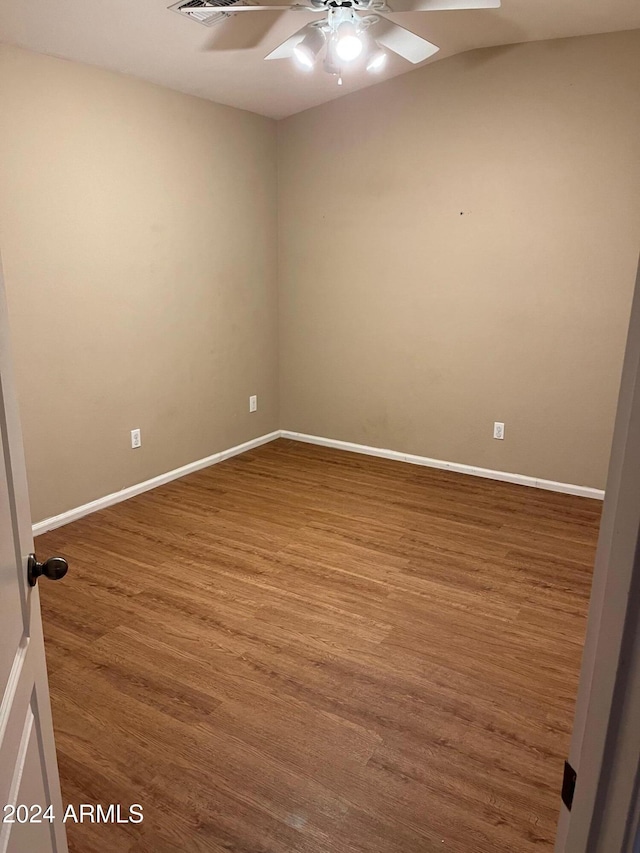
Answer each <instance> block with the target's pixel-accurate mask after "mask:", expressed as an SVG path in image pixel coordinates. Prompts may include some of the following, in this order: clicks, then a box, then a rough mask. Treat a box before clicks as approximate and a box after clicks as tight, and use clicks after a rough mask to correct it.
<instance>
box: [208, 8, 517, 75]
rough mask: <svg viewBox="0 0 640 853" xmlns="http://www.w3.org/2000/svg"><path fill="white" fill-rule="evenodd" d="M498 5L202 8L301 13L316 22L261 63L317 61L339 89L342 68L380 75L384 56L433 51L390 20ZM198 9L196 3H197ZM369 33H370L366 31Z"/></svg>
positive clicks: (416, 56) (418, 58)
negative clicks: (408, 14) (354, 67)
mask: <svg viewBox="0 0 640 853" xmlns="http://www.w3.org/2000/svg"><path fill="white" fill-rule="evenodd" d="M500 3H501V0H307V2H306V3H297V2H294V3H289V4H287V5H252V4H251V3H246V5H243V2H242V0H240V2H238V3H236V2H233V3H230V2H229V0H226V2H225V0H222V2H221V0H211V2H210V3H209V2H205V3H204V4H202V7H203V8H204V9H206V8H209V7H210V8H211V9H214V8H215V9H220V7H221V6H222V5H224V6H226V10H225V11H227V12H230V13H233V14H235V13H236V12H274V11H285V10H291V11H305V12H313V13H315V14H317V15H318V16H319V17H318V20H316V21H312V22H311V23H308V24H305V26H304V27H301V28H300V29H299V30H298V31H297V32H295V33H294V34H293V35H292V36H290V38H288V39H287V40H286V41H284V42H283V43H282V44H280V45H278V47H276V48H275V49H274V50H272V51H271V53H269V54H267V56H265V59H294V60H295V61H296V63H297V64H298V66H299V67H300V68H302V69H303V70H305V71H311V70H312V69H313V68H314V67H315V66H316V64H317V62H318V61H319V60H320V59H322V67H323V68H324V70H325V71H326V72H327V73H329V74H332V75H334V76H336V77H337V78H338V83H339V84H340V85H341V84H342V72H343V68H345V67H348V66H350V65H355V64H358V63H357V61H358V60H360V61H362V60H364V66H365V68H366V70H367V71H369V72H376V71H381V70H382V69H383V68H384V66H385V64H386V61H387V51H388V50H390V51H392V52H393V53H396V54H398V55H399V56H402V57H403V58H404V59H407V60H409V62H413V63H417V62H423V61H424V60H425V59H428V58H429V57H430V56H432V55H433V54H434V53H436V52H437V51H438V50H439V48H438V47H436V45H435V44H431V42H429V41H427V40H426V39H424V38H422V36H419V35H417V34H416V33H414V32H412V31H411V30H410V29H407V27H404V26H402V25H400V24H399V23H397V21H396V20H395V16H396V15H398V14H402V13H405V12H435V11H449V10H455V9H497V8H499V7H500ZM198 5H200V4H198ZM370 30H371V31H372V32H370Z"/></svg>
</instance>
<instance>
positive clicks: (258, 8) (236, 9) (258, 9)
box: [200, 3, 327, 15]
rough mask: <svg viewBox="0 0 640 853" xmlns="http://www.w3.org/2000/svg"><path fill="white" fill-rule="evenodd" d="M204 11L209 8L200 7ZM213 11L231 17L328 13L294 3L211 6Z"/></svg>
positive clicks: (324, 10)
mask: <svg viewBox="0 0 640 853" xmlns="http://www.w3.org/2000/svg"><path fill="white" fill-rule="evenodd" d="M200 8H202V9H207V8H209V7H208V6H202V7H200ZM211 9H213V10H215V11H216V12H225V13H228V14H229V15H235V13H236V12H280V11H284V10H285V9H286V10H288V9H293V10H294V11H299V10H300V9H302V10H303V11H305V12H326V11H327V10H326V9H316V8H315V6H302V5H300V4H299V3H294V4H293V5H291V4H289V5H288V6H235V5H234V6H226V7H224V8H221V7H219V6H213V5H212V6H211Z"/></svg>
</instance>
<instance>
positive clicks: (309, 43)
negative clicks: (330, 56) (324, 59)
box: [293, 27, 324, 71]
mask: <svg viewBox="0 0 640 853" xmlns="http://www.w3.org/2000/svg"><path fill="white" fill-rule="evenodd" d="M323 46H324V36H323V35H322V32H321V31H320V30H319V29H318V28H317V27H314V28H313V29H312V30H311V31H310V32H308V33H307V35H306V36H305V37H304V38H303V39H302V41H301V42H300V44H297V45H296V46H295V47H294V48H293V56H294V58H295V59H296V60H297V62H298V65H299V66H300V67H301V68H303V69H304V70H305V71H311V69H312V68H313V66H314V65H315V64H316V59H317V58H318V54H319V53H320V51H321V50H322V48H323Z"/></svg>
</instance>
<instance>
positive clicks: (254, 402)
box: [249, 394, 258, 412]
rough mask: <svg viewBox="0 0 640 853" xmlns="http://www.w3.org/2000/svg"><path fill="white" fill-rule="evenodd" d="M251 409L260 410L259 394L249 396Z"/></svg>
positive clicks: (252, 410) (253, 410) (251, 410)
mask: <svg viewBox="0 0 640 853" xmlns="http://www.w3.org/2000/svg"><path fill="white" fill-rule="evenodd" d="M249 411H250V412H257V411H258V396H257V395H256V394H253V395H252V396H251V397H249Z"/></svg>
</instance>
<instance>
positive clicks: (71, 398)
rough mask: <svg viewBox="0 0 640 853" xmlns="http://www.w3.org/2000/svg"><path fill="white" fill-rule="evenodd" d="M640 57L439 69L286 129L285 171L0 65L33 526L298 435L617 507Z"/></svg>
mask: <svg viewBox="0 0 640 853" xmlns="http://www.w3.org/2000/svg"><path fill="white" fill-rule="evenodd" d="M639 53H640V32H630V33H621V34H616V35H610V36H595V37H588V38H581V39H569V40H563V41H554V42H542V43H536V44H529V45H518V46H513V47H508V48H501V49H496V50H485V51H477V52H474V53H470V54H466V55H463V56H460V57H456V58H453V59H448V60H444V61H442V62H440V63H436V64H434V65H431V66H428V67H426V68H423V69H419V70H417V71H415V72H413V73H410V74H407V75H405V76H403V77H401V78H397V79H395V80H393V81H390V82H388V83H383V84H381V85H379V86H376V87H374V88H371V89H369V90H366V91H363V92H359V93H357V94H355V95H352V96H348V97H345V98H342V99H340V100H338V101H335V102H333V103H330V104H328V105H325V106H322V107H318V108H316V109H313V110H310V111H308V112H306V113H302V114H300V115H298V116H295V117H293V118H291V119H287V120H285V121H283V122H281V123H280V124H279V157H278V158H276V139H275V132H276V125H275V123H274V122H272V121H270V120H268V119H264V118H260V117H258V116H255V115H252V114H249V113H246V112H241V111H239V110H234V109H231V108H227V107H220V106H217V105H214V104H211V103H209V102H206V101H202V100H198V99H196V98H191V97H188V96H185V95H182V94H178V93H175V92H171V91H168V90H165V89H162V88H160V87H156V86H153V85H150V84H148V83H143V82H140V81H137V80H134V79H131V78H127V77H124V76H120V75H116V74H113V73H110V72H105V71H101V70H99V69H96V68H90V67H85V66H81V65H77V64H72V63H68V62H64V61H61V60H57V59H53V58H49V57H43V56H38V55H36V54H32V53H28V52H26V51H22V50H19V49H16V48H9V47H0V247H1V248H2V252H3V260H4V267H5V275H6V282H7V290H8V297H9V308H10V319H11V323H12V329H13V338H14V350H15V360H16V367H17V378H18V387H19V393H20V403H21V410H22V417H23V428H24V434H25V445H26V454H27V463H28V469H29V480H30V488H31V497H32V508H33V516H34V520H40V519H42V518H45V517H47V516H50V515H53V514H56V513H60V512H63V511H65V510H67V509H70V508H72V507H75V506H78V505H80V504H82V503H85V502H87V501H89V500H92V499H94V498H98V497H101V496H103V495H105V494H108V493H109V492H112V491H116V490H118V489H120V488H123V487H125V486H128V485H131V484H134V483H137V482H140V481H141V480H144V479H147V478H149V477H152V476H154V475H157V474H160V473H163V472H164V471H167V470H170V469H172V468H175V467H177V466H180V465H183V464H185V463H188V462H190V461H193V460H195V459H199V458H202V457H204V456H207V455H209V454H211V453H215V452H216V451H218V450H221V449H224V448H226V447H230V446H233V445H235V444H239V443H241V442H243V441H246V440H247V439H250V438H252V437H254V436H258V435H261V434H263V433H266V432H269V431H271V430H273V429H276V428H277V427H278V426H280V427H283V428H286V429H292V430H296V431H300V432H309V433H314V434H318V435H323V436H329V437H334V438H339V439H343V440H349V441H355V442H360V443H365V444H371V445H376V446H382V447H390V448H393V449H395V450H400V451H405V452H408V453H417V454H422V455H426V456H432V457H436V458H440V459H448V460H452V461H455V462H462V463H467V464H470V465H477V466H482V467H489V468H497V469H500V470H506V471H514V472H517V473H521V474H529V475H532V476H537V477H543V478H548V479H553V480H560V481H564V482H574V483H578V484H581V485H588V486H595V487H602V486H604V480H605V472H606V467H607V460H608V453H609V445H610V440H611V433H612V428H613V417H614V410H615V401H616V396H617V391H618V382H619V376H620V370H621V364H622V353H623V347H624V340H625V334H626V326H627V321H628V314H629V307H630V300H631V291H632V286H633V278H634V272H635V266H636V261H637V256H638V250H639V248H640V63H639V62H638V61H637V56H638V54H639ZM276 166H277V168H278V172H279V182H278V186H276V177H277V171H276ZM278 194H279V202H278ZM278 214H279V234H280V239H279V246H278V240H277V234H278ZM277 250H279V255H280V257H279V262H278V264H279V273H280V275H279V277H280V291H279V300H280V312H279V317H278V291H277V273H278V270H277V268H276V264H277V257H276V251H277ZM278 321H279V324H280V394H281V406H280V415H279V412H278V405H279V404H278ZM253 393H257V394H258V396H259V410H258V412H257V413H256V414H251V415H250V414H249V413H248V399H247V398H248V396H249V395H250V394H253ZM494 420H500V421H505V423H506V439H505V441H503V442H498V441H494V440H493V439H492V438H491V431H492V424H493V421H494ZM134 427H140V428H141V429H142V435H143V446H142V448H141V449H140V450H136V451H132V450H131V449H130V447H129V431H130V429H132V428H134Z"/></svg>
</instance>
